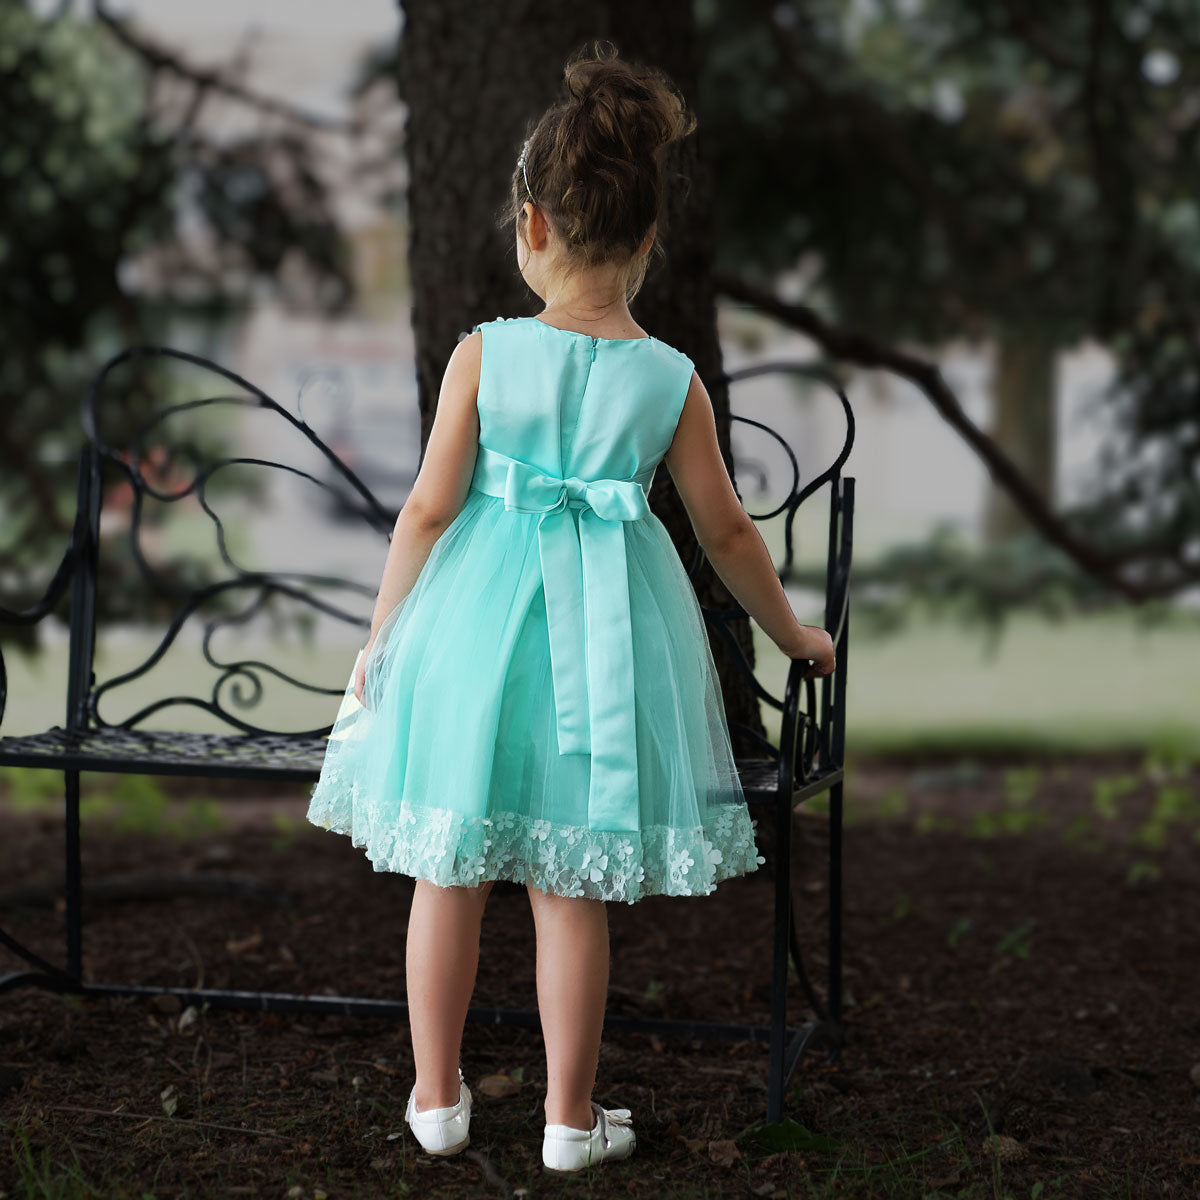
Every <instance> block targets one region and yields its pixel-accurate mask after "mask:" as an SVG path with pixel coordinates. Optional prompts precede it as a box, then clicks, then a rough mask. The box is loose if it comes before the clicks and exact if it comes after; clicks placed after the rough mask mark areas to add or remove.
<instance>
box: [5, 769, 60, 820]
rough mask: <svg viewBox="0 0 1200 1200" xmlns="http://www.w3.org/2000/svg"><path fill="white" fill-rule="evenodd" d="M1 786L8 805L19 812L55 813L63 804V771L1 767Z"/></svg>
mask: <svg viewBox="0 0 1200 1200" xmlns="http://www.w3.org/2000/svg"><path fill="white" fill-rule="evenodd" d="M0 786H2V789H3V790H2V794H3V795H5V796H6V797H7V798H8V803H9V804H11V805H12V807H13V808H15V809H16V810H17V811H18V812H47V811H53V810H54V809H55V808H56V807H57V806H58V805H60V804H61V803H62V798H63V777H62V772H61V771H43V770H41V769H39V768H34V769H32V770H29V769H27V768H25V767H0Z"/></svg>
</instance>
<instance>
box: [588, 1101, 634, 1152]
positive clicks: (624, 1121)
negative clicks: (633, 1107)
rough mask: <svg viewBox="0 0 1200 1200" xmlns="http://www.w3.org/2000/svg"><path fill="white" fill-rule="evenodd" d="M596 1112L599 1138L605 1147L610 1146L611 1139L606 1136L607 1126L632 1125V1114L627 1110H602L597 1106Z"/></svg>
mask: <svg viewBox="0 0 1200 1200" xmlns="http://www.w3.org/2000/svg"><path fill="white" fill-rule="evenodd" d="M596 1111H597V1112H598V1113H599V1115H600V1137H601V1139H602V1140H603V1141H604V1145H605V1146H606V1147H607V1146H611V1145H612V1139H611V1138H610V1137H609V1136H608V1127H609V1125H632V1121H631V1120H630V1117H631V1116H632V1114H631V1113H630V1111H629V1109H627V1108H603V1107H601V1106H600V1105H599V1104H597V1105H596Z"/></svg>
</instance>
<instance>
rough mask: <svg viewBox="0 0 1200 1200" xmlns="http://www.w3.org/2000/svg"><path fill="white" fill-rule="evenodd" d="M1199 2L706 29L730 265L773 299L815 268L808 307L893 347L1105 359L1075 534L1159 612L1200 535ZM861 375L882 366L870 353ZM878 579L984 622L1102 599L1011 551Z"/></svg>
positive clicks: (837, 0)
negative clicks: (978, 345) (1095, 352)
mask: <svg viewBox="0 0 1200 1200" xmlns="http://www.w3.org/2000/svg"><path fill="white" fill-rule="evenodd" d="M1185 9H1186V6H1182V7H1181V6H1179V5H1173V4H1152V3H1149V2H1147V0H1116V2H1114V3H1112V4H1105V5H1073V4H1060V5H1043V6H1041V7H1040V8H1039V9H1038V11H1037V14H1036V18H1035V19H1030V17H1029V15H1028V14H1026V15H1021V13H1020V12H1017V9H1016V7H1015V6H1013V5H1010V4H996V3H993V2H992V0H985V2H979V3H977V2H976V0H931V2H928V3H921V4H871V5H866V4H858V3H855V2H853V0H784V2H783V3H779V4H772V5H770V6H768V7H767V8H764V9H763V10H762V12H761V16H762V19H761V20H754V21H746V20H745V19H744V16H743V14H742V12H741V11H740V10H739V9H738V8H737V6H729V5H719V4H703V5H701V6H700V7H699V8H698V10H697V21H698V25H699V46H700V55H699V57H700V61H701V62H702V63H703V64H704V69H703V71H702V74H701V77H700V97H699V100H700V103H699V107H700V108H701V110H702V112H703V114H704V122H703V129H704V137H705V143H706V147H707V150H708V153H709V154H710V155H711V157H712V158H713V160H714V161H716V162H717V163H719V164H720V169H719V170H717V171H715V172H714V175H713V178H714V186H715V189H716V197H715V205H716V226H717V228H718V229H720V230H721V239H720V242H719V244H718V247H717V263H718V269H719V270H720V271H723V272H728V273H730V274H732V275H734V276H741V277H745V278H748V279H750V280H751V281H753V282H755V283H759V284H761V285H762V286H765V287H768V288H769V287H770V286H771V282H772V281H773V280H774V279H775V278H776V277H777V276H778V274H779V273H780V272H781V271H792V270H794V269H795V267H796V264H798V263H800V264H803V265H804V268H805V271H804V274H805V283H806V292H805V295H804V296H803V297H802V299H803V301H804V302H805V303H806V304H808V305H810V306H811V307H813V308H815V309H816V310H817V311H818V312H820V314H821V315H822V317H824V318H826V319H829V320H832V321H835V322H838V323H840V324H841V325H842V326H844V327H846V328H847V329H849V330H851V331H852V332H853V333H855V334H859V335H865V336H866V337H867V338H869V339H873V340H876V341H879V342H882V343H885V344H891V345H897V344H909V343H913V342H915V343H917V344H919V345H922V346H938V345H941V344H943V343H945V342H947V341H948V340H951V339H954V340H962V339H965V340H966V341H968V342H972V341H977V340H982V339H984V338H990V339H997V340H1003V341H1004V342H1006V343H1007V344H1009V345H1021V344H1023V343H1025V342H1028V341H1031V340H1033V339H1037V340H1039V341H1041V342H1042V343H1044V344H1048V345H1049V346H1051V347H1054V348H1068V347H1072V346H1075V345H1076V344H1078V343H1079V342H1080V341H1082V340H1084V339H1094V340H1096V341H1098V342H1100V343H1101V344H1103V345H1104V346H1106V347H1107V348H1108V349H1109V350H1110V351H1111V352H1112V353H1113V354H1114V356H1115V357H1116V359H1117V363H1118V371H1117V377H1116V379H1115V380H1114V381H1113V383H1112V386H1111V387H1109V388H1107V389H1106V390H1104V391H1103V392H1102V393H1100V394H1097V395H1096V396H1095V398H1094V404H1095V406H1096V408H1097V410H1099V409H1101V408H1102V407H1103V409H1104V411H1103V412H1099V413H1098V414H1097V415H1098V418H1109V419H1110V420H1109V421H1108V425H1109V426H1110V427H1111V429H1112V433H1111V436H1107V438H1106V441H1105V442H1104V443H1103V445H1102V447H1101V450H1100V454H1099V461H1098V462H1097V464H1096V470H1095V472H1094V476H1093V479H1092V481H1091V487H1090V489H1089V493H1088V494H1087V495H1086V496H1084V497H1083V498H1082V499H1081V500H1080V501H1079V502H1077V503H1076V504H1074V505H1073V506H1072V507H1070V508H1069V509H1068V510H1066V511H1065V512H1063V513H1062V514H1061V515H1062V516H1063V517H1064V518H1065V520H1066V522H1067V524H1068V525H1069V526H1070V527H1071V528H1072V530H1073V531H1074V532H1076V533H1077V534H1078V535H1079V537H1080V538H1081V539H1082V540H1085V541H1088V542H1090V543H1092V544H1094V545H1096V546H1098V547H1101V548H1102V549H1103V550H1104V551H1107V552H1110V553H1111V555H1112V556H1113V559H1114V561H1116V562H1118V563H1124V564H1125V565H1126V567H1127V569H1128V571H1129V575H1130V576H1131V578H1135V579H1146V578H1152V579H1155V580H1156V581H1159V582H1158V584H1157V586H1160V587H1162V588H1163V591H1164V594H1166V593H1170V592H1174V591H1178V590H1180V589H1182V588H1183V587H1184V586H1186V584H1187V582H1188V580H1189V579H1191V580H1192V581H1194V579H1195V572H1196V566H1197V564H1196V557H1195V555H1194V553H1192V552H1191V550H1190V549H1189V548H1188V531H1190V530H1195V529H1196V528H1197V527H1200V489H1197V488H1196V487H1195V478H1194V465H1195V461H1196V455H1197V452H1198V449H1200V441H1198V438H1200V434H1198V432H1197V429H1196V426H1195V422H1194V414H1195V411H1196V397H1197V389H1198V382H1197V381H1198V380H1200V340H1198V339H1197V338H1196V337H1195V335H1194V331H1195V327H1196V322H1197V318H1198V316H1200V313H1198V311H1197V299H1196V298H1197V296H1200V204H1198V203H1197V201H1196V196H1197V194H1198V192H1200V155H1197V154H1196V153H1195V139H1196V133H1195V130H1196V122H1195V120H1194V113H1193V112H1192V108H1193V104H1194V98H1193V96H1192V92H1191V89H1192V82H1191V81H1192V80H1193V79H1194V78H1195V75H1196V71H1197V69H1198V68H1200V23H1198V22H1197V20H1196V14H1195V11H1194V9H1191V10H1186V11H1185ZM1014 14H1015V15H1014ZM839 353H841V352H839ZM845 357H847V358H850V359H853V360H854V361H862V362H868V363H870V362H873V361H875V359H874V356H873V353H872V352H871V350H870V349H864V348H862V347H861V346H860V347H859V349H858V350H857V351H855V352H853V353H847V354H846V355H845ZM1097 424H1098V425H1099V427H1101V428H1103V427H1104V425H1103V423H1102V421H1100V420H1098V421H1097ZM879 566H880V571H879V574H880V576H881V578H882V579H883V580H885V581H889V582H890V586H891V591H892V593H894V594H896V593H901V592H903V593H905V594H909V595H917V596H923V595H925V596H928V595H930V594H931V593H932V594H933V596H932V602H934V603H941V602H942V601H943V600H948V599H952V598H954V597H957V598H958V599H959V600H961V601H962V602H963V603H964V604H966V605H968V606H969V607H970V608H971V609H973V610H974V614H975V616H976V617H977V618H978V619H980V620H981V621H982V622H984V623H985V624H986V625H989V626H991V627H993V628H994V627H995V626H996V625H997V624H998V623H999V621H1000V619H1001V618H1000V611H1001V610H1004V609H1006V608H1010V607H1019V606H1023V605H1029V604H1035V605H1041V606H1044V607H1046V609H1047V610H1059V611H1062V610H1064V609H1070V608H1072V607H1087V606H1089V605H1091V604H1094V603H1096V602H1098V599H1099V598H1098V597H1097V596H1096V595H1095V593H1096V592H1098V591H1099V590H1100V589H1099V588H1097V587H1096V586H1095V585H1094V584H1089V583H1088V582H1087V581H1086V580H1085V579H1083V578H1082V577H1081V575H1082V573H1081V572H1080V571H1079V570H1077V569H1074V568H1070V567H1068V566H1067V565H1066V564H1065V563H1064V561H1063V560H1062V558H1061V556H1060V555H1058V554H1057V552H1051V551H1049V550H1047V549H1045V548H1042V549H1040V550H1035V549H1032V548H1029V547H1026V546H1025V545H1024V544H1023V543H1022V542H1020V541H1018V542H1016V543H1014V544H1013V546H1012V547H1011V548H1005V549H1002V550H1001V551H999V552H998V553H997V554H996V555H995V556H987V557H985V556H978V557H976V556H967V555H965V554H962V553H956V552H955V551H954V549H953V548H949V547H947V546H946V545H944V544H943V542H942V540H940V539H939V538H937V537H935V538H934V539H932V541H931V544H930V545H928V546H922V547H914V548H911V552H909V551H907V550H900V551H897V552H895V553H894V554H893V555H892V556H891V558H890V559H889V560H888V561H887V562H886V563H883V564H879ZM1013 568H1015V569H1013ZM972 576H975V577H977V578H972ZM860 577H861V576H860V574H859V573H858V571H857V570H856V582H857V580H858V579H859V578H860ZM1031 577H1032V582H1033V583H1034V584H1035V585H1036V586H1035V587H1034V588H1032V589H1031V588H1030V587H1029V586H1028V585H1029V583H1030V582H1031ZM940 588H947V589H949V590H950V593H951V595H948V596H941V595H938V591H939V589H940ZM861 595H862V592H861V588H860V589H859V591H858V594H857V596H856V603H858V601H859V598H861ZM898 614H899V610H898V609H897V608H895V607H894V606H893V607H889V608H887V609H886V610H881V611H880V612H879V613H878V614H877V616H878V619H879V620H880V621H883V620H886V619H888V618H889V617H890V618H892V619H894V618H896V617H897V616H898ZM856 615H857V614H856Z"/></svg>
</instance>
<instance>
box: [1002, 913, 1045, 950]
mask: <svg viewBox="0 0 1200 1200" xmlns="http://www.w3.org/2000/svg"><path fill="white" fill-rule="evenodd" d="M1036 927H1037V918H1036V917H1027V918H1026V919H1025V920H1024V921H1022V922H1021V923H1020V925H1018V926H1017V927H1016V928H1015V929H1010V930H1009V931H1008V932H1007V933H1006V934H1004V936H1003V937H1002V938H1001V939H1000V940H999V941H998V942H997V943H996V950H995V953H996V955H997V956H998V957H1002V956H1004V955H1009V956H1010V957H1012V958H1028V957H1029V955H1030V952H1031V950H1032V940H1031V939H1032V936H1033V931H1034V929H1035V928H1036Z"/></svg>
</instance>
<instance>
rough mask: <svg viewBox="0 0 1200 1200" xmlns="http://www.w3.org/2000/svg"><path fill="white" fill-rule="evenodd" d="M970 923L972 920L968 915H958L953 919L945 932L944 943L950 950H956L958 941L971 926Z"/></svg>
mask: <svg viewBox="0 0 1200 1200" xmlns="http://www.w3.org/2000/svg"><path fill="white" fill-rule="evenodd" d="M971 925H972V921H971V918H970V917H959V918H958V919H957V920H955V921H954V922H953V923H952V924H951V926H950V928H949V930H948V931H947V932H946V945H947V946H948V947H949V948H950V949H951V950H956V949H957V948H958V943H959V942H960V941H962V939H963V936H964V935H965V934H966V933H967V931H968V930H969V929H970V928H971Z"/></svg>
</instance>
